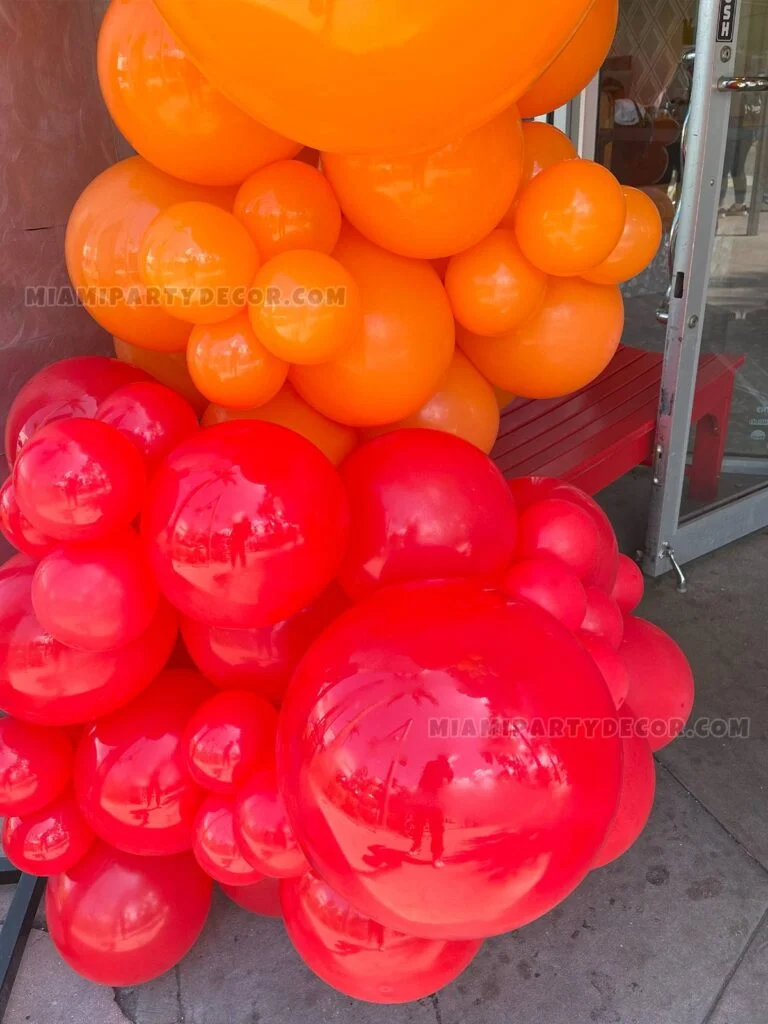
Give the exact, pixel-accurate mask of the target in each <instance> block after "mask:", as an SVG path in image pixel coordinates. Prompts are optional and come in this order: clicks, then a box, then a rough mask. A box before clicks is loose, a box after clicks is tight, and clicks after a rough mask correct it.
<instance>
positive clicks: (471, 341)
mask: <svg viewBox="0 0 768 1024" xmlns="http://www.w3.org/2000/svg"><path fill="white" fill-rule="evenodd" d="M623 326H624V303H623V301H622V298H621V292H620V291H619V289H618V288H617V287H616V286H615V285H598V284H591V283H590V282H589V281H584V280H583V279H582V278H580V277H568V278H554V279H552V280H550V282H549V285H548V287H547V294H546V296H545V299H544V305H543V306H542V308H541V310H540V312H539V313H537V314H536V315H535V316H533V317H532V318H531V319H530V320H528V321H527V323H525V324H523V326H522V327H520V328H519V329H518V330H517V331H513V332H512V333H511V334H506V335H503V336H502V337H500V338H481V337H479V336H478V335H474V334H470V333H469V332H468V331H465V330H464V329H463V328H459V330H458V331H457V341H458V344H459V345H460V346H461V348H462V350H463V351H464V353H465V354H466V355H467V356H469V358H470V359H471V360H472V362H473V363H474V364H475V366H476V367H477V369H478V370H479V371H480V373H482V375H483V376H484V377H486V378H487V379H488V380H489V381H490V382H491V383H492V384H495V385H496V387H499V388H503V389H504V390H506V391H511V392H512V393H513V394H515V395H519V396H522V397H523V398H559V397H560V396H561V395H569V394H571V393H572V392H573V391H578V390H579V388H583V387H585V386H586V385H587V384H589V382H590V381H592V380H594V378H595V377H597V376H598V375H599V374H600V373H602V371H603V370H604V369H605V367H606V366H607V365H608V363H609V362H610V361H611V359H612V358H613V355H614V353H615V352H616V349H617V347H618V344H619V340H620V338H621V331H622V328H623Z"/></svg>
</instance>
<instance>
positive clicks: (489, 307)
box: [445, 228, 547, 336]
mask: <svg viewBox="0 0 768 1024" xmlns="http://www.w3.org/2000/svg"><path fill="white" fill-rule="evenodd" d="M445 290H446V291H447V292H448V298H449V299H450V300H451V306H452V307H453V315H454V316H455V317H456V319H457V320H458V321H459V323H460V324H461V325H462V326H463V327H466V328H467V330H468V331H471V332H472V333H473V334H483V335H488V336H493V335H496V334H506V333H508V332H509V331H513V330H514V329H515V328H516V327H519V326H520V324H522V323H524V322H525V321H526V320H527V319H528V317H529V316H532V315H533V313H535V312H536V310H537V309H538V308H539V307H540V306H541V304H542V303H543V302H544V293H545V291H546V290H547V275H546V274H544V273H542V271H541V270H539V269H538V268H537V267H534V266H533V264H532V263H529V262H528V260H527V259H526V258H525V256H523V254H522V252H521V251H520V246H519V245H518V244H517V239H516V238H515V233H514V231H510V230H509V229H508V228H497V229H496V231H492V232H491V233H490V235H488V236H487V237H486V238H484V239H483V240H482V242H478V243H477V245H475V246H473V247H472V248H471V249H467V251H466V252H462V253H459V255H458V256H454V257H453V258H452V259H451V262H450V263H449V265H448V271H447V273H446V275H445Z"/></svg>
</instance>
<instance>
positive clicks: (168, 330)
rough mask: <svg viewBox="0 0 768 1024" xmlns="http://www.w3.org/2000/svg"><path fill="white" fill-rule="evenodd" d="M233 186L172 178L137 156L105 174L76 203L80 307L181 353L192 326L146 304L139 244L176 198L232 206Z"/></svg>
mask: <svg viewBox="0 0 768 1024" xmlns="http://www.w3.org/2000/svg"><path fill="white" fill-rule="evenodd" d="M233 199H234V193H233V192H232V190H231V189H214V188H206V187H204V186H202V185H190V184H189V183H188V182H184V181H179V179H178V178H171V177H170V175H168V174H165V173H164V172H163V171H158V170H157V168H155V167H153V166H152V165H151V164H149V163H147V161H146V160H144V159H142V157H140V156H134V157H131V158H130V159H128V160H121V161H120V163H117V164H113V166H112V167H108V168H107V170H106V171H103V172H102V173H101V174H100V175H99V176H98V177H97V178H94V179H93V181H92V182H91V183H90V185H88V186H87V188H86V189H85V191H84V192H83V193H82V195H81V196H80V198H79V199H78V200H77V202H76V203H75V205H74V207H73V209H72V213H71V214H70V216H69V223H68V224H67V234H66V240H65V250H66V258H67V270H68V271H69V276H70V278H71V279H72V284H73V285H74V286H75V288H77V289H78V291H79V294H80V296H81V299H82V302H83V305H84V306H85V308H86V309H87V310H88V312H89V313H90V314H91V316H92V317H93V318H94V320H96V321H97V322H98V323H99V324H101V326H102V327H103V328H104V329H105V330H107V331H109V333H110V334H116V335H117V336H118V337H119V338H123V339H124V340H125V341H128V342H130V343H131V344H132V345H140V346H141V347H142V348H150V349H157V350H160V351H165V352H180V351H183V350H184V349H185V348H186V345H187V338H188V337H189V326H188V325H187V324H183V323H181V322H180V321H179V320H176V319H175V318H174V317H172V316H169V315H168V313H167V312H166V311H165V310H164V309H163V308H162V307H161V306H160V305H158V304H157V303H152V304H150V302H149V301H148V298H147V290H146V288H145V287H144V283H143V281H142V279H141V277H140V276H139V246H140V245H141V240H142V238H143V237H144V234H145V232H146V230H147V228H148V227H149V225H150V224H151V223H152V221H153V219H154V218H155V217H156V216H157V215H158V213H160V211H161V210H165V209H167V208H168V207H169V206H172V205H173V204H174V203H181V202H185V201H189V200H203V201H205V202H209V203H216V204H217V205H219V206H221V207H222V208H223V209H227V210H229V209H231V208H232V202H233Z"/></svg>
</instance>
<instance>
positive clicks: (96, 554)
mask: <svg viewBox="0 0 768 1024" xmlns="http://www.w3.org/2000/svg"><path fill="white" fill-rule="evenodd" d="M159 601H160V593H159V591H158V589H157V585H156V584H155V581H154V579H153V577H152V572H151V570H150V568H149V563H148V561H147V558H146V555H145V553H144V550H143V548H142V545H141V544H140V542H139V538H138V536H137V535H136V534H135V533H134V532H133V530H124V531H123V532H121V533H115V534H112V536H111V537H108V538H107V539H106V540H101V541H94V542H93V543H91V544H72V545H68V546H67V547H59V548H56V549H55V550H54V551H52V552H51V553H50V554H49V555H46V556H45V558H43V559H42V561H41V562H40V564H39V565H38V567H37V569H36V570H35V575H34V577H33V579H32V607H33V608H34V610H35V615H37V618H38V621H39V622H40V625H41V626H42V627H43V629H45V630H47V631H48V632H49V633H50V634H51V636H53V637H54V638H55V639H56V640H58V641H59V642H60V643H62V644H68V645H69V646H70V647H80V648H82V649H83V650H86V651H111V650H114V649H115V648H116V647H124V646H125V645H126V644H128V643H130V642H131V641H132V640H136V639H138V637H139V636H141V634H142V633H143V632H144V631H145V630H147V629H149V626H150V623H151V622H152V619H153V618H154V617H155V615H156V614H157V608H158V604H159Z"/></svg>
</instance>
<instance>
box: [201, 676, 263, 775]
mask: <svg viewBox="0 0 768 1024" xmlns="http://www.w3.org/2000/svg"><path fill="white" fill-rule="evenodd" d="M276 734H277V712H276V711H275V709H274V708H273V707H272V705H271V704H269V703H268V702H267V701H266V700H265V699H264V697H260V696H259V695H258V694H256V693H248V692H244V691H242V690H228V691H226V692H225V693H217V694H215V696H213V697H211V698H210V699H209V700H206V701H205V702H204V703H202V704H201V705H200V707H199V708H197V710H196V711H195V712H194V714H193V715H192V717H191V718H190V720H189V722H188V723H187V728H186V731H185V733H184V749H185V751H186V756H187V768H188V770H189V774H190V775H191V776H192V778H193V779H194V780H195V782H196V783H197V784H198V785H199V786H203V787H204V788H205V789H210V790H212V791H213V792H214V793H224V794H226V793H234V791H235V790H236V789H237V787H238V786H240V785H242V783H243V782H245V780H246V779H247V778H248V776H249V775H251V774H252V773H253V772H254V771H256V770H257V769H258V768H263V767H264V766H265V765H269V764H271V763H272V762H273V761H274V759H275V737H276Z"/></svg>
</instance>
